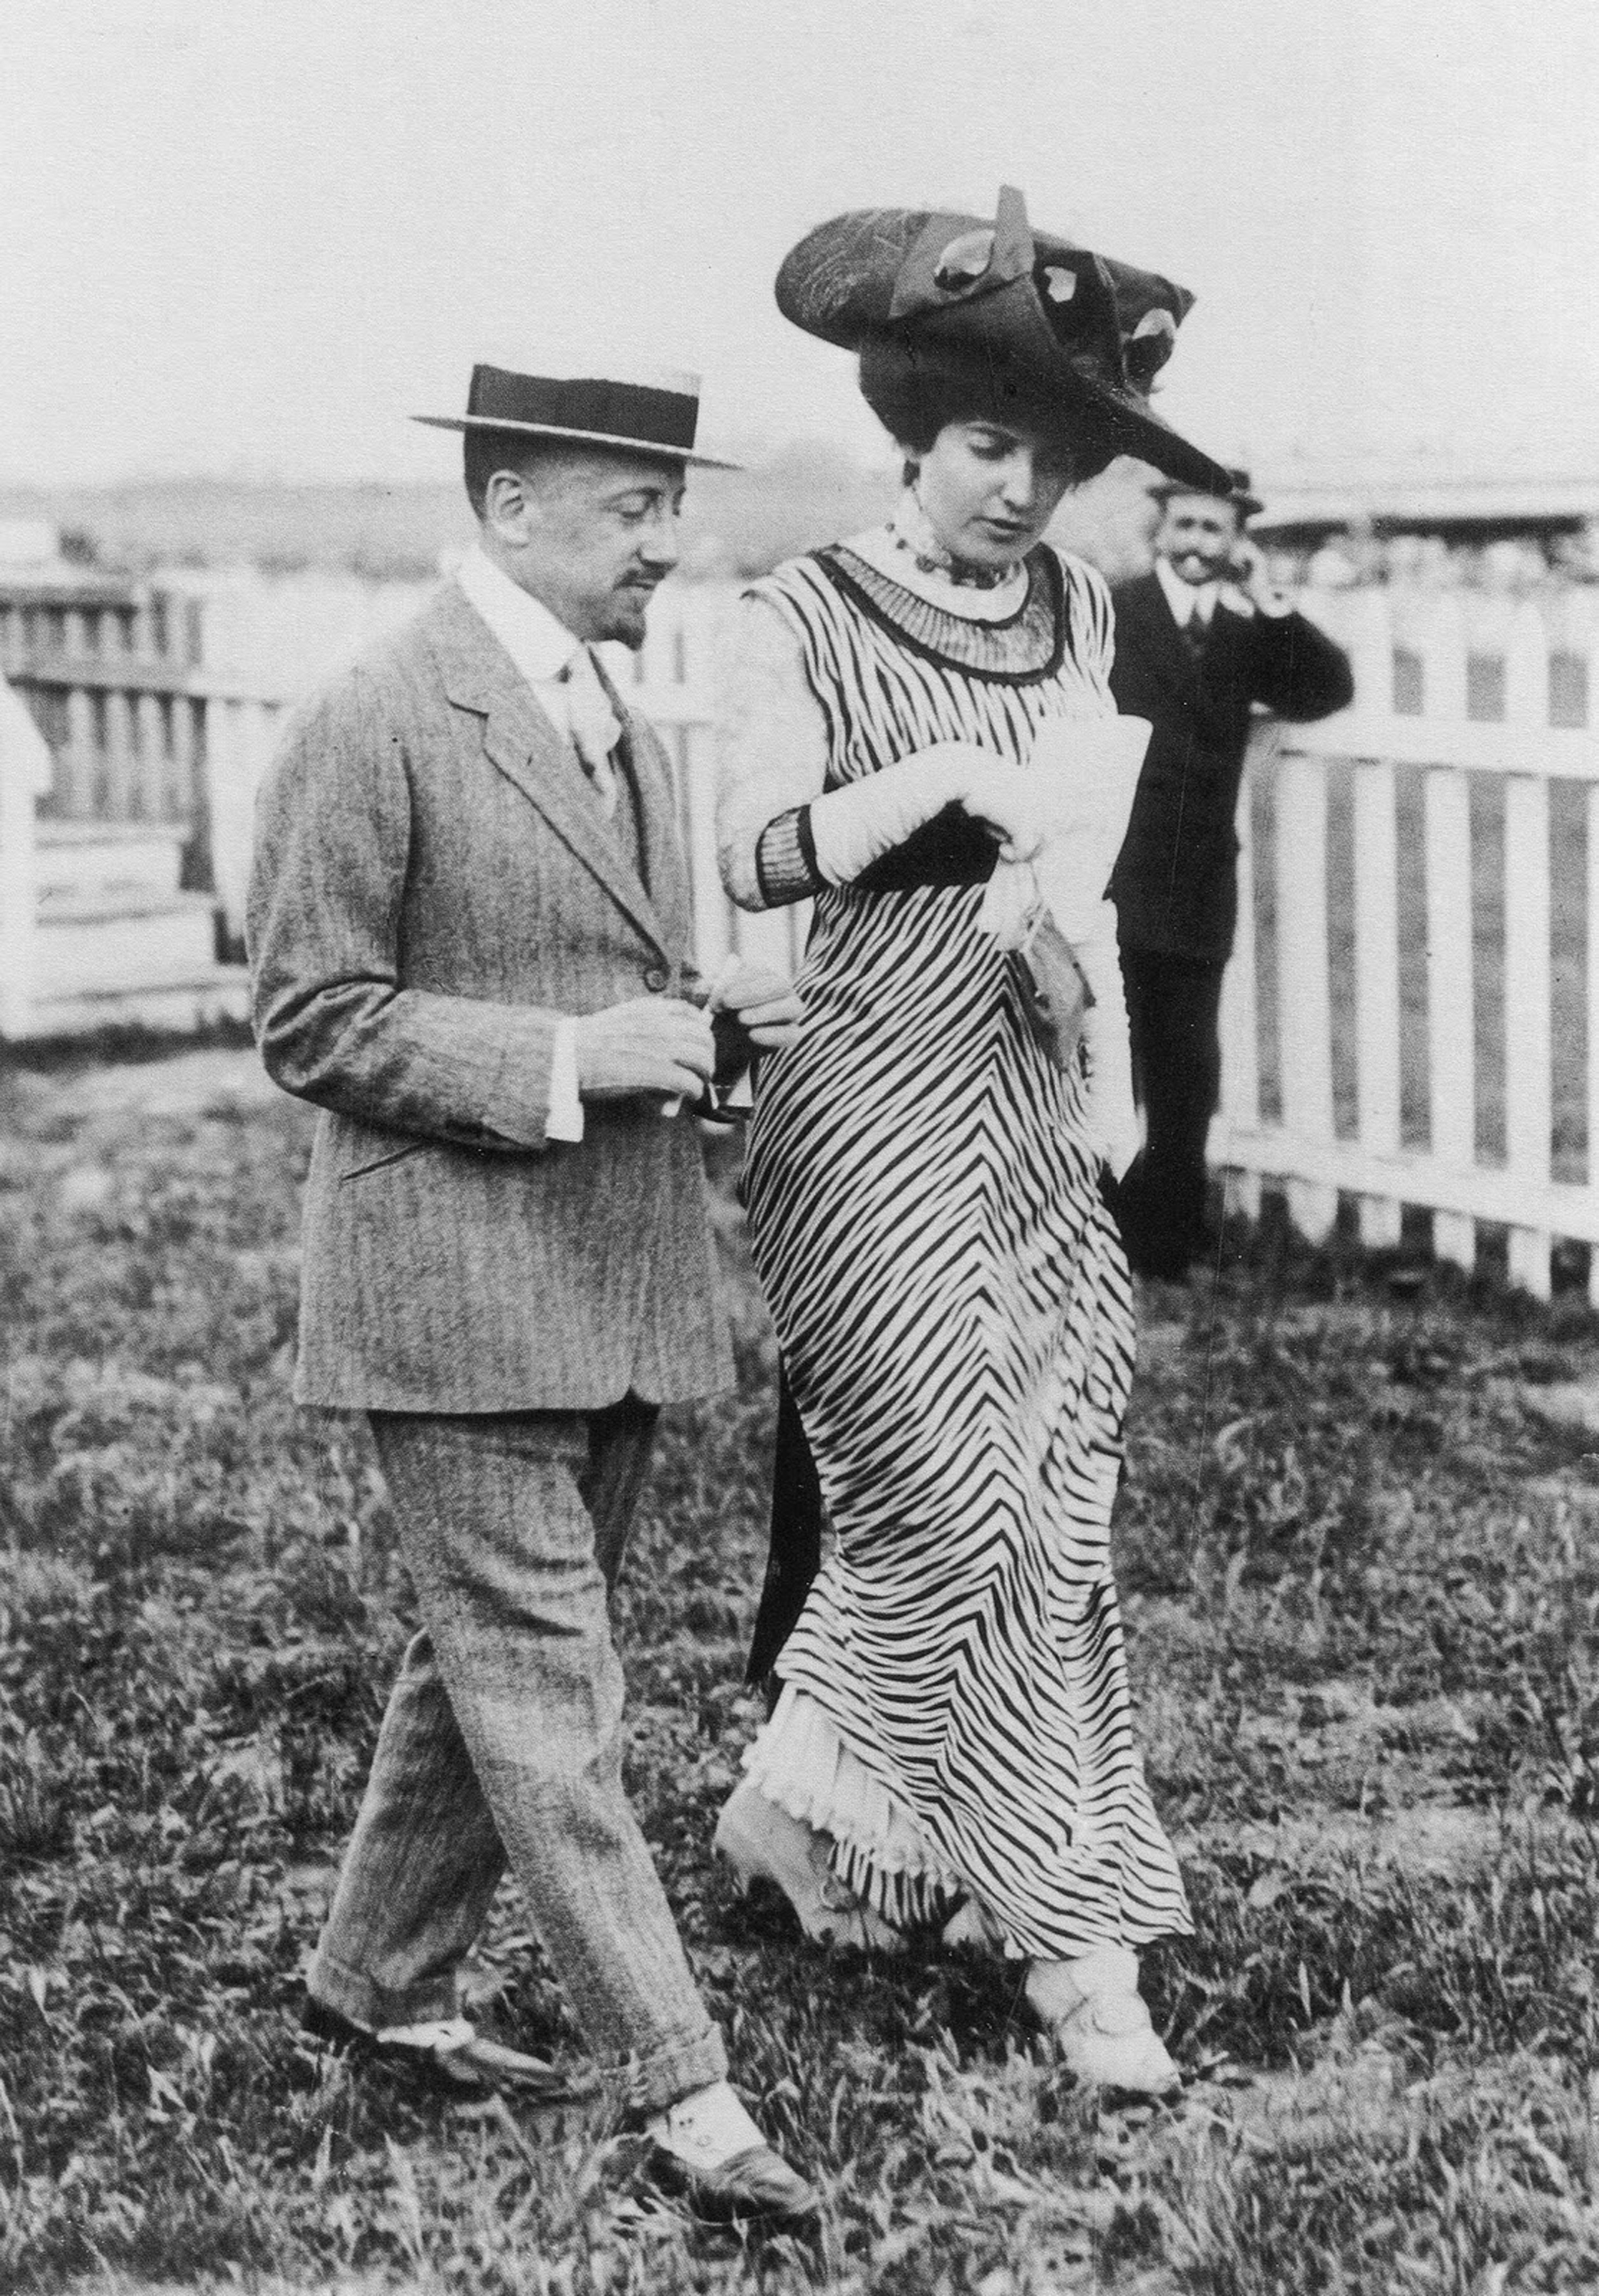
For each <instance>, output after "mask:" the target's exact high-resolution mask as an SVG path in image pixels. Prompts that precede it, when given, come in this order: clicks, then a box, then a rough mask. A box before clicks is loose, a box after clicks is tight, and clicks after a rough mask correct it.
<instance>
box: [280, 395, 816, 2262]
mask: <svg viewBox="0 0 1599 2296" xmlns="http://www.w3.org/2000/svg"><path fill="white" fill-rule="evenodd" d="M696 394H697V384H696V382H695V381H694V380H693V379H692V378H686V377H676V378H672V380H670V381H665V382H662V383H657V384H650V385H641V384H634V383H629V382H624V381H594V380H591V379H590V380H585V381H564V380H558V379H552V378H548V377H540V376H534V375H525V374H519V373H512V372H510V371H508V370H505V369H501V368H497V367H485V366H480V367H478V368H477V369H476V370H475V372H474V377H473V384H472V393H471V397H470V399H469V402H468V413H467V415H466V418H465V419H464V420H463V419H461V418H454V417H432V418H422V419H424V420H432V421H435V422H441V423H442V424H444V425H446V426H447V427H450V428H457V429H460V430H464V431H465V433H466V483H467V491H468V494H469V496H471V498H472V501H473V504H474V509H475V510H476V512H477V515H478V519H479V523H480V541H479V545H478V547H477V549H476V550H475V551H474V553H472V555H471V556H470V558H469V559H468V561H467V562H466V565H465V566H464V567H463V569H462V570H461V573H460V575H459V577H458V578H457V580H455V581H453V582H450V583H447V584H446V585H445V586H443V587H442V588H441V590H440V592H439V593H438V594H436V595H435V597H434V598H433V600H432V601H431V602H430V603H429V604H428V605H427V606H426V607H425V608H424V610H423V611H422V613H421V614H420V615H419V616H418V618H417V619H416V620H415V621H413V622H412V623H411V624H410V626H409V627H407V628H406V629H404V630H402V631H401V632H400V635H398V636H397V637H395V638H393V639H392V640H391V641H390V642H389V643H388V644H385V645H383V647H381V648H380V649H379V650H378V651H377V652H375V654H374V655H372V656H371V657H370V658H369V659H367V660H363V661H362V662H360V663H359V664H358V665H357V666H356V667H355V668H352V669H350V671H349V672H347V673H346V674H345V675H344V676H342V677H340V678H339V679H337V680H336V681H335V682H334V685H332V686H331V687H330V688H329V689H328V691H327V692H326V693H324V694H323V695H322V696H321V697H320V698H319V699H318V700H317V701H314V702H313V703H312V704H311V705H310V707H309V709H306V710H304V711H303V712H302V713H301V715H300V716H299V717H298V719H297V721H296V722H295V724H294V725H293V727H292V728H291V730H290V733H289V734H288V737H287V739H286V741H285V742H284V747H283V749H282V751H281V753H280V755H279V757H278V758H277V759H276V764H275V766H274V768H273V770H272V772H271V774H270V775H269V776H268V781H267V783H266V785H265V787H264V788H263V791H262V793H261V798H260V811H259V817H258V824H257V840H256V858H255V867H254V873H253V880H252V885H251V908H250V942H251V964H252V970H253V987H254V1013H255V1023H256V1030H257V1035H258V1037H259V1041H260V1047H261V1052H262V1056H263V1058H264V1060H265V1062H266V1064H267V1067H268V1070H269V1071H270V1073H271V1074H272V1076H273V1077H274V1078H276V1081H277V1082H278V1083H279V1084H280V1085H282V1086H283V1087H284V1088H285V1089H286V1090H287V1091H289V1092H293V1093H296V1094H298V1095H301V1097H303V1098H305V1099H307V1100H309V1101H313V1102H315V1103H317V1104H318V1105H319V1106H320V1107H321V1109H322V1110H323V1111H324V1112H323V1115H322V1118H321V1121H320V1123H319V1125H318V1127H317V1136H316V1141H315V1145H314V1147H313V1150H312V1155H311V1166H310V1173H309V1179H308V1182H307V1186H306V1201H305V1240H304V1246H305V1248H304V1274H303V1280H302V1297H301V1344H300V1360H299V1367H298V1372H297V1376H296V1382H295V1394H296V1398H297V1399H298V1400H299V1401H301V1402H302V1403H305V1404H309V1405H313V1406H322V1407H324V1408H333V1409H341V1410H359V1411H364V1412H366V1413H367V1415H369V1419H370V1423H371V1426H372V1430H373V1433H374V1436H375V1442H376V1447H377V1454H378V1457H379V1460H380V1462H381V1463H382V1465H383V1471H384V1474H385V1477H386V1480H387V1482H388V1486H389V1490H390V1494H391V1497H392V1503H393V1506H394V1511H395V1515H396V1518H397V1521H398V1524H399V1529H400V1543H401V1547H402V1550H403V1553H404V1555H405V1559H406V1562H407V1565H408V1570H409V1571H410V1574H411V1577H412V1579H413V1582H414V1584H415V1587H416V1598H417V1603H418V1607H419V1609H420V1611H421V1615H422V1619H423V1621H424V1626H423V1631H422V1632H421V1633H420V1634H419V1635H418V1636H416V1639H415V1641H414V1642H413V1643H412V1644H411V1645H410V1648H409V1649H408V1652H407V1653H406V1657H405V1661H404V1664H403V1666H402V1669H401V1671H400V1678H399V1680H398V1682H397V1683H396V1685H395V1687H394V1690H393V1693H392V1698H391V1700H390V1703H389V1708H388V1711H387V1713H386V1715H385V1717H384V1719H383V1730H382V1734H381V1735H380V1738H379V1741H378V1746H377V1751H376V1754H375V1759H374V1763H373V1768H372V1775H371V1778H370V1781H369V1783H368V1784H367V1792H366V1796H365V1800H364V1801H363V1804H362V1808H361V1811H360V1815H359V1819H358V1822H357V1825H356V1830H355V1834H354V1837H353V1839H352V1841H351V1842H350V1849H349V1850H348V1852H347V1854H346V1857H345V1859H344V1864H343V1867H342V1872H341V1874H340V1876H339V1882H338V1886H337V1890H336V1891H335V1895H334V1903H333V1907H332V1910H331V1913H330V1915H329V1918H328V1922H327V1925H326V1930H325V1931H324V1933H323V1936H322V1939H321V1940H320V1943H319V1945H318V1947H317V1956H316V1959H315V1962H314V1964H313V1967H312V1970H311V1973H310V1979H309V2001H308V2008H307V2022H308V2023H309V2025H310V2026H311V2027H312V2030H316V2031H317V2032H319V2033H321V2034H322V2035H323V2036H324V2037H326V2038H329V2039H332V2040H334V2041H335V2042H338V2043H342V2044H345V2045H349V2044H350V2043H353V2042H359V2046H362V2047H364V2048H368V2049H377V2050H379V2051H381V2052H384V2053H387V2054H393V2055H402V2056H404V2057H406V2058H408V2060H409V2061H411V2062H420V2063H421V2064H422V2065H423V2067H424V2069H425V2070H426V2071H428V2072H429V2073H430V2074H431V2075H432V2076H433V2077H434V2078H443V2079H449V2080H450V2081H453V2082H457V2083H459V2084H460V2085H462V2086H463V2087H474V2086H475V2087H482V2086H483V2085H485V2084H493V2085H503V2084H520V2085H521V2086H523V2087H526V2088H532V2089H534V2090H538V2089H540V2088H543V2089H545V2090H547V2091H548V2088H549V2087H551V2086H552V2084H553V2081H554V2076H553V2075H552V2074H551V2072H550V2071H549V2069H548V2068H547V2067H543V2066H541V2065H540V2063H539V2062H538V2061H537V2060H536V2059H533V2058H531V2057H529V2056H527V2055H526V2054H524V2053H523V2052H521V2051H519V2050H516V2049H513V2048H507V2047H505V2046H500V2045H498V2044H496V2043H495V2042H494V2041H492V2040H491V2039H490V2037H489V2036H488V2035H487V2034H486V2033H483V2032H481V2031H480V2030H478V2029H477V2028H476V2027H475V2026H474V2024H473V2023H471V2022H470V2021H468V2020H466V2019H465V2018H463V2017H462V2016H461V2015H460V2013H459V2001H458V1993H457V1973H458V1970H459V1966H460V1964H461V1961H462V1959H463V1957H464V1956H465V1955H466V1953H467V1951H468V1950H469V1948H471V1946H472V1944H473V1941H474V1939H475V1938H476V1936H477V1934H478V1931H479V1930H480V1928H481V1926H482V1920H483V1917H484V1915H485V1914H486V1912H487V1909H488V1907H489V1903H490V1898H492V1896H493V1893H494V1890H495V1889H496V1886H497V1884H498V1883H499V1879H500V1877H501V1874H502V1873H503V1872H504V1870H505V1867H506V1866H507V1861H508V1863H509V1865H510V1866H511V1868H512V1870H513V1871H514V1873H515V1877H516V1879H517V1881H518V1882H519V1883H520V1885H521V1887H522V1889H523V1891H524V1892H525V1894H526V1898H527V1900H528V1903H529V1906H530V1908H531V1910H532V1916H533V1920H534V1923H535V1924H536V1927H537V1929H538V1931H539V1935H540V1939H541V1941H542V1943H543V1945H544V1948H545V1950H546V1953H547V1954H548V1958H549V1960H550V1963H551V1964H552V1966H553V1967H554V1969H555V1972H556V1975H557V1976H558V1978H559V1979H560V1980H561V1981H562V1983H563V1984H564V1986H565V1989H566V1992H567V1995H568V1997H569V1998H570V2000H571V2002H572V2005H573V2009H574V2010H575V2012H576V2014H577V2016H578V2019H579V2021H580V2023H581V2026H582V2029H583V2031H584V2034H585V2037H586V2038H587V2040H588V2042H589V2046H590V2047H591V2048H592V2050H593V2053H594V2054H595V2056H596V2057H597V2058H598V2060H599V2062H600V2063H601V2065H602V2067H604V2068H606V2069H607V2070H608V2071H611V2072H612V2073H614V2075H615V2076H616V2077H617V2078H618V2079H619V2080H620V2081H621V2082H622V2084H623V2085H624V2086H625V2088H626V2091H627V2094H628V2095H629V2097H630V2100H631V2103H632V2104H633V2105H634V2106H635V2107H636V2108H637V2109H639V2111H640V2112H642V2113H643V2114H644V2115H645V2116H646V2117H647V2122H648V2126H649V2128H650V2130H651V2133H652V2134H653V2136H655V2139H656V2144H657V2154H656V2158H657V2162H658V2164H660V2165H662V2166H664V2167H669V2168H671V2169H672V2170H673V2171H674V2173H675V2174H676V2175H677V2177H678V2181H679V2182H680V2183H681V2184H684V2185H687V2186H688V2188H689V2189H690V2190H691V2191H692V2192H693V2193H694V2194H695V2196H696V2199H697V2200H698V2201H699V2202H702V2203H711V2204H713V2205H714V2206H716V2207H717V2208H718V2209H719V2210H723V2211H725V2212H729V2213H733V2214H738V2215H741V2216H745V2217H751V2216H766V2217H771V2218H789V2217H794V2216H797V2215H802V2214H804V2213H806V2212H807V2211H808V2210H810V2209H811V2208H812V2205H813V2198H812V2194H811V2193H810V2191H809V2189H808V2187H807V2186H806V2185H804V2183H803V2182H802V2181H801V2179H800V2178H799V2177H796V2176H795V2174H794V2172H793V2171H792V2170H791V2169H789V2168H788V2167H787V2164H786V2163H785V2162H783V2161H781V2160H780V2159H779V2157H778V2156H777V2155H776V2154H775V2153H772V2152H771V2150H770V2149H769V2148H767V2147H766V2146H765V2145H764V2144H763V2143H762V2138H761V2136H760V2133H759V2131H758V2130H757V2128H755V2125H754V2122H753V2121H752V2120H750V2118H749V2116H748V2114H747V2113H746V2112H745V2111H744V2108H743V2106H742V2105H741V2104H740V2103H738V2099H737V2098H736V2097H735V2096H734V2095H733V2092H732V2090H731V2089H730V2087H729V2086H728V2083H727V2079H726V2070H727V2069H726V2060H725V2057H724V2054H723V2050H722V2044H721V2037H720V2035H719V2034H718V2033H717V2031H716V2030H715V2029H714V2027H713V2024H712V2023H711V2021H710V2018H709V2016H708V2015H707V2013H706V2011H705V2007H704V2005H703V2003H702V2002H701V2000H700V1997H699V1995H698V1992H697V1990H696V1987H695V1985H694V1982H693V1980H692V1978H691V1977H690V1974H689V1972H688V1964H687V1962H686V1960H685V1958H684V1956H683V1951H682V1948H681V1945H680V1941H679V1939H678V1935H677V1931H676V1929H675V1926H674V1924H673V1922H672V1915H671V1912H670V1909H669V1908H668V1906H667V1903H666V1899H665V1896H664V1892H663V1890H662V1889H661V1885H660V1882H659V1880H658V1878H657V1876H656V1874H655V1868H654V1866H653V1865H652V1863H651V1860H650V1857H649V1854H648V1851H647V1847H646V1845H645V1842H644V1840H643V1837H642V1835H641V1834H640V1833H639V1828H638V1825H637V1824H636V1822H635V1821H634V1818H633V1816H632V1814H631V1810H630V1809H629V1808H628V1806H627V1802H626V1800H625V1799H624V1797H623V1794H622V1784H621V1748H622V1728H621V1725H622V1675H621V1669H620V1667H619V1664H618V1661H617V1658H616V1653H615V1651H614V1647H613V1644H612V1641H611V1635H610V1629H609V1623H608V1617H607V1608H606V1600H607V1595H608V1592H609V1589H610V1587H611V1586H612V1585H613V1584H614V1580H615V1578H616V1574H617V1571H618V1569H619V1567H620V1565H621V1562H622V1548H623V1544H624V1542H625V1539H626V1536H627V1530H628V1524H629V1519H630V1517H631V1513H632V1509H633V1505H634V1502H635V1500H636V1498H637V1497H638V1493H639V1487H640V1484H641V1482H642V1480H643V1476H644V1472H645V1467H646V1463H647V1455H648V1450H649V1445H650V1439H651V1433H652V1431H653V1428H654V1425H655V1416H656V1413H657V1411H658V1408H659V1406H661V1405H662V1404H663V1403H667V1402H672V1401H676V1400H680V1399H681V1398H687V1397H691V1396H701V1395H705V1394H706V1393H708V1392H712V1391H713V1390H717V1389H719V1388H721V1387H722V1386H724V1385H725V1384H726V1383H727V1381H728V1377H729V1351H728V1346H727V1341H726V1336H725V1333H724V1330H723V1325H722V1320H721V1311H720V1308H719V1305H718V1301H717V1298H716V1292H715V1277H714V1268H713V1253H712V1242H711V1235H710V1231H709V1227H708V1225H707V1218H706V1207H705V1178H704V1172H703V1168H702V1162H701V1157H700V1150H699V1144H698V1137H697V1130H696V1125H695V1124H694V1122H693V1121H692V1110H693V1108H694V1106H695V1104H696V1103H699V1102H700V1101H701V1099H702V1095H705V1093H706V1092H707V1089H708V1087H710V1085H711V1082H712V1079H713V1073H714V1072H715V1071H716V1069H717V1049H716V1046H715V1044H714V1043H713V1030H712V1026H711V1022H710V1020H709V1018H708V1017H707V1013H706V1010H705V1006H706V1004H707V998H706V996H705V989H704V988H703V986H702V985H701V984H700V983H699V981H698V980H697V978H696V973H695V970H694V965H693V962H692V958H691V955H690V917H689V900H688V878H687V873H686V869H685V865H684V860H683V857H682V854H681V851H680V846H679V840H678V834H677V828H676V821H675V811H674V803H673V795H672V779H671V774H670V770H669V767H668V765H667V761H666V759H665V757H664V753H663V751H662V750H661V747H660V744H659V742H657V741H656V739H655V735H654V734H653V733H652V732H651V731H650V729H649V727H648V726H646V725H645V724H644V722H643V721H642V720H641V719H640V718H638V717H634V716H633V715H632V713H631V711H630V710H629V709H627V708H626V706H625V705H624V704H623V703H622V701H621V700H620V699H619V698H618V696H617V694H616V693H615V692H614V689H613V688H611V686H610V685H608V684H607V683H606V681H605V680H604V678H603V674H602V673H601V672H600V671H599V669H598V665H597V663H596V661H595V660H594V657H593V655H592V654H591V653H590V652H589V646H590V645H591V644H593V643H596V642H599V641H603V640H607V639H620V640H621V641H622V643H623V644H629V645H632V646H637V645H638V644H639V643H640V641H641V639H642V637H643V635H644V614H645V608H646V605H647V602H648V599H649V597H650V595H651V594H652V593H653V591H654V589H655V586H656V584H657V583H658V582H659V581H660V580H661V578H662V577H663V576H664V574H666V573H667V572H668V571H669V570H671V567H672V564H673V562H674V560H675V557H676V548H675V538H674V537H675V523H676V519H677V513H678V510H679V507H680V501H681V496H682V491H683V480H684V475H685V465H686V464H688V463H693V462H699V461H708V460H709V459H710V458H709V457H708V456H704V455H696V453H695V451H694V436H695V422H696V411H697V395H696ZM716 1002H717V1003H718V1005H720V1007H721V1010H723V1011H724V1012H725V1013H727V1015H728V1024H727V1025H725V1026H723V1027H721V1028H719V1029H718V1032H717V1035H718V1037H720V1038H723V1039H725V1038H727V1037H731V1038H732V1040H733V1044H734V1048H735V1054H736V1058H737V1059H738V1062H740V1064H741V1063H742V1062H743V1061H744V1060H746V1059H747V1057H748V1055H749V1053H750V1051H751V1050H752V1049H753V1048H754V1047H764V1048H774V1047H779V1046H782V1045H783V1044H785V1043H787V1041H788V1039H789V1037H790V1036H791V1034H792V1031H793V1027H794V1024H795V1021H796V1020H797V1018H798V1015H799V1007H798V1005H797V1004H796V1002H795V999H794V997H793V995H792V992H791V991H790V989H789V988H788V986H787V983H786V982H785V981H783V980H780V979H779V977H778V976H776V975H775V974H773V973H771V972H765V971H762V970H758V969H757V968H755V967H753V966H746V967H745V968H743V969H742V971H741V972H738V973H736V974H735V975H734V976H733V977H732V978H731V979H730V980H727V981H725V982H724V983H723V984H721V988H720V991H719V995H718V997H717V999H716ZM724 1066H725V1062H724ZM680 1111H689V1112H688V1113H682V1112H680Z"/></svg>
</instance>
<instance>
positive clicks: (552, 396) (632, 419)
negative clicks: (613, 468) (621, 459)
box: [411, 365, 738, 471]
mask: <svg viewBox="0 0 1599 2296" xmlns="http://www.w3.org/2000/svg"><path fill="white" fill-rule="evenodd" d="M411 419H412V421H413V422H427V423H431V424H432V425H433V428H434V429H435V430H518V431H525V432H526V433H527V434H528V436H529V437H530V438H536V439H574V440H576V441H577V442H578V443H579V444H586V445H588V446H590V447H631V449H632V450H633V451H634V452H636V453H638V454H640V455H662V456H664V457H666V458H668V459H669V460H671V461H672V462H677V463H705V464H706V465H707V466H708V467H709V468H710V469H712V470H713V471H736V470H737V469H738V463H729V462H727V461H725V460H724V459H723V457H722V456H721V455H705V454H701V453H700V452H699V451H698V449H697V448H696V446H695V444H694V437H695V431H696V428H697V427H698V422H699V377H698V375H696V374H682V373H663V374H655V375H651V376H650V377H648V379H647V380H639V381H623V380H622V379H621V378H620V377H616V376H608V375H548V374H518V373H515V371H514V370H513V369H511V368H510V367H504V366H485V365H477V366H474V368H473V370H472V382H471V387H470V388H469V389H468V391H467V394H466V414H416V415H413V416H412V418H411Z"/></svg>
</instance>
